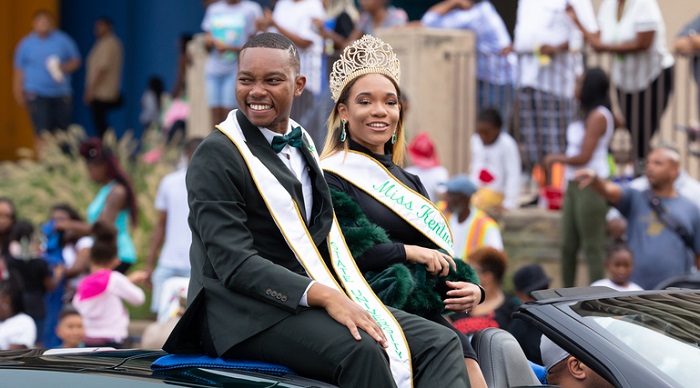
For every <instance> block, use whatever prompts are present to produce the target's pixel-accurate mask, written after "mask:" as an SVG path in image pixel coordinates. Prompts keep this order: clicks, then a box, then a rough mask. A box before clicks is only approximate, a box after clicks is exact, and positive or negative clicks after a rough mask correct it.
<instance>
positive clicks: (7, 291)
mask: <svg viewBox="0 0 700 388" xmlns="http://www.w3.org/2000/svg"><path fill="white" fill-rule="evenodd" d="M0 295H7V296H8V297H9V298H10V305H11V306H12V312H13V313H14V314H19V313H23V312H24V301H23V299H22V290H21V289H20V286H19V285H18V284H17V283H16V282H15V281H12V280H0Z"/></svg>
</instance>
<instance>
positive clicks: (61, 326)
mask: <svg viewBox="0 0 700 388" xmlns="http://www.w3.org/2000/svg"><path fill="white" fill-rule="evenodd" d="M56 335H57V336H58V338H60V339H61V347H62V348H82V347H83V340H84V339H85V328H84V327H83V317H81V316H80V313H79V312H77V311H76V310H74V309H72V308H66V309H63V311H61V314H60V315H59V316H58V325H57V326H56Z"/></svg>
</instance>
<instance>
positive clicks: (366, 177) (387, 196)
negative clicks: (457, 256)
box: [321, 150, 454, 257]
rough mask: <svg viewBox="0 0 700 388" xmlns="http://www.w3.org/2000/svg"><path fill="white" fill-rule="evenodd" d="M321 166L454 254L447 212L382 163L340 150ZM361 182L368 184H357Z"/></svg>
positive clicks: (357, 153) (323, 161) (450, 253)
mask: <svg viewBox="0 0 700 388" xmlns="http://www.w3.org/2000/svg"><path fill="white" fill-rule="evenodd" d="M321 166H322V167H323V169H324V170H326V171H328V172H332V173H333V174H336V175H338V176H340V177H342V178H343V179H345V180H346V181H348V182H350V183H351V184H352V185H353V186H355V187H357V188H358V189H360V190H362V191H364V192H365V193H367V195H369V196H371V197H372V198H374V199H376V200H377V201H379V202H380V203H381V204H383V205H384V206H386V207H387V208H389V209H390V210H391V211H392V212H394V213H395V214H396V215H397V216H399V217H401V218H402V219H403V220H404V221H406V222H408V223H409V224H410V225H411V226H413V227H414V228H416V229H417V230H418V231H420V232H421V233H422V234H423V235H424V236H425V237H427V238H428V239H430V241H432V242H433V243H434V244H435V245H437V246H438V247H440V248H442V249H444V250H445V251H446V252H447V253H448V254H449V255H450V256H453V257H454V244H453V241H454V240H453V238H452V231H451V230H450V223H449V221H448V220H447V218H446V217H445V215H444V214H443V213H442V212H441V211H440V209H438V208H437V207H436V206H435V204H433V203H432V202H430V200H428V199H427V198H425V197H424V196H423V195H421V194H420V193H418V192H416V191H415V190H413V189H411V188H410V187H408V186H406V185H405V184H404V183H403V182H401V181H400V180H398V179H396V177H395V176H394V175H392V174H391V172H389V170H387V169H386V167H384V166H383V165H382V164H381V163H379V162H377V161H376V160H374V159H373V158H371V157H369V156H367V155H365V154H363V153H361V152H357V151H353V150H348V151H347V154H346V153H344V152H342V151H339V152H337V153H335V154H333V155H331V156H329V157H327V158H325V159H323V160H322V161H321ZM377 167H379V168H377ZM360 181H361V182H364V184H359V183H357V182H360ZM368 182H369V184H367V183H368ZM370 188H371V189H370Z"/></svg>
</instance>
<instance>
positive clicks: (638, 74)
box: [598, 0, 674, 92]
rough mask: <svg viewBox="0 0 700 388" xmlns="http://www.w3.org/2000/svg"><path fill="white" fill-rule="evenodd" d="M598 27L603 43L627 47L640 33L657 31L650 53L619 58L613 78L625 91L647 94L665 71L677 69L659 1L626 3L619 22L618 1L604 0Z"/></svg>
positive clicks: (617, 57) (648, 51)
mask: <svg viewBox="0 0 700 388" xmlns="http://www.w3.org/2000/svg"><path fill="white" fill-rule="evenodd" d="M598 23H599V24H600V40H601V42H603V43H612V44H618V43H625V42H629V41H631V40H634V39H635V38H636V37H637V33H639V32H646V31H656V33H655V34H654V41H653V42H652V44H651V47H649V49H648V50H646V51H642V52H638V53H630V54H623V55H619V56H616V57H615V61H613V68H612V78H613V79H614V80H615V81H616V82H617V85H618V87H619V88H620V89H621V90H623V91H625V92H637V91H641V90H644V89H646V88H647V87H648V86H649V84H651V83H652V82H653V81H654V80H655V79H656V78H657V77H658V76H659V74H660V73H661V71H662V70H663V69H666V68H669V67H671V66H672V65H673V63H674V60H673V56H672V55H671V53H670V52H669V51H668V48H667V47H666V25H665V24H664V18H663V16H662V15H661V10H660V9H659V4H658V3H657V2H656V0H626V1H625V8H624V11H623V13H622V18H621V19H620V21H619V22H618V20H617V0H604V1H603V3H602V4H601V5H600V9H599V10H598Z"/></svg>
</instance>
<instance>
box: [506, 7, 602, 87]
mask: <svg viewBox="0 0 700 388" xmlns="http://www.w3.org/2000/svg"><path fill="white" fill-rule="evenodd" d="M567 4H571V6H572V7H573V8H574V10H575V11H576V15H577V16H578V19H579V20H580V21H581V24H582V25H583V26H584V27H585V28H586V30H587V31H589V32H592V33H595V32H598V25H597V23H596V19H595V12H594V11H593V6H592V5H591V1H590V0H519V2H518V11H517V20H516V23H515V33H514V35H515V39H514V41H513V47H514V48H515V51H516V52H519V53H523V54H531V53H533V52H534V51H535V50H536V49H538V48H539V47H540V46H542V45H545V44H548V45H559V44H562V43H564V42H567V41H568V42H569V50H570V51H577V50H580V49H581V48H583V34H582V33H581V31H580V30H579V29H578V27H577V26H576V25H575V24H574V22H573V21H571V19H570V18H569V16H568V15H567V14H566V6H567ZM582 71H583V59H582V58H581V55H579V54H568V55H555V56H553V57H552V59H551V63H549V65H546V66H545V65H541V64H540V63H539V61H538V59H537V57H535V56H534V55H524V56H522V57H521V58H520V86H521V87H531V88H535V89H537V90H541V91H544V92H547V93H552V94H555V95H557V96H563V97H568V98H571V97H573V95H574V84H575V82H576V76H577V75H578V74H580V73H581V72H582Z"/></svg>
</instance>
